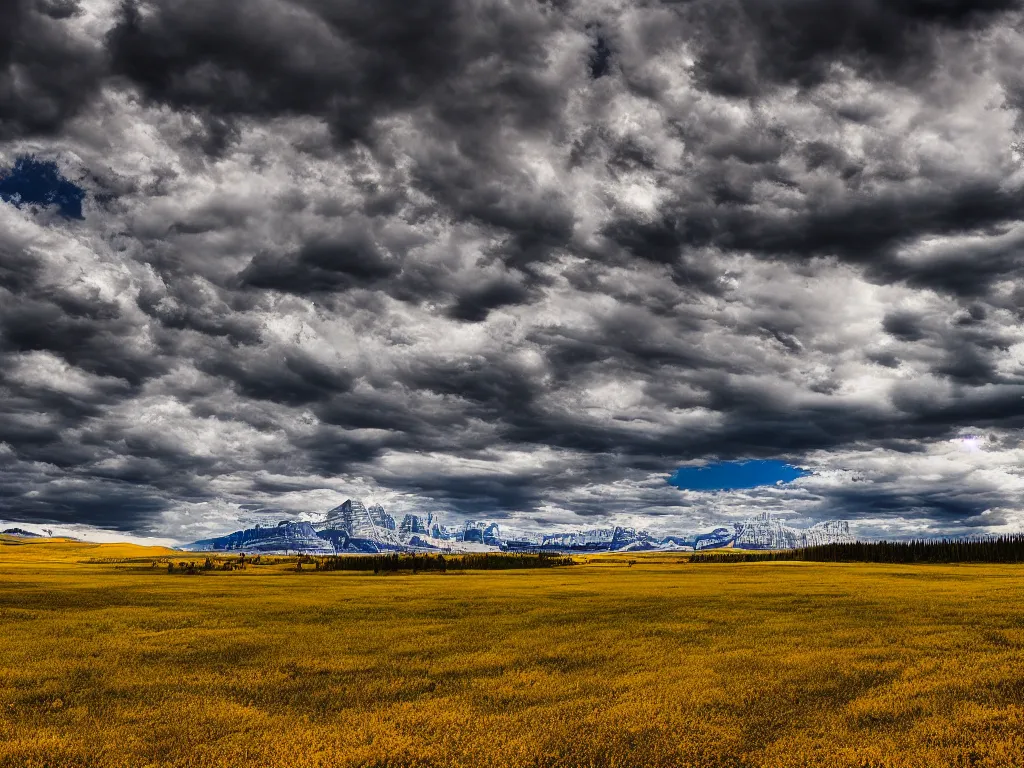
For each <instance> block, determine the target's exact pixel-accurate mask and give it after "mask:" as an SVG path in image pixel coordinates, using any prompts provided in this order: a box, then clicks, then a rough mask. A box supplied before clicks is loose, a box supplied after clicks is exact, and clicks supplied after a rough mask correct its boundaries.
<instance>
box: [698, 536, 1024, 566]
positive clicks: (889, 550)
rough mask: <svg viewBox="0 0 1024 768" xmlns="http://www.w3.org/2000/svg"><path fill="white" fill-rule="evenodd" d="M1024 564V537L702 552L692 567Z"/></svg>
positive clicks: (876, 542) (871, 542)
mask: <svg viewBox="0 0 1024 768" xmlns="http://www.w3.org/2000/svg"><path fill="white" fill-rule="evenodd" d="M780 560H790V561H792V560H798V561H806V562H815V563H1024V534H1020V533H1017V534H1011V535H1006V536H998V537H994V538H986V539H930V540H928V539H926V540H916V539H915V540H913V541H858V542H854V543H852V544H818V545H816V546H813V547H804V548H802V549H787V550H776V551H771V552H735V551H733V552H720V553H717V554H716V553H714V552H702V553H699V554H696V553H695V554H693V555H691V556H690V558H689V562H691V563H762V562H772V561H780Z"/></svg>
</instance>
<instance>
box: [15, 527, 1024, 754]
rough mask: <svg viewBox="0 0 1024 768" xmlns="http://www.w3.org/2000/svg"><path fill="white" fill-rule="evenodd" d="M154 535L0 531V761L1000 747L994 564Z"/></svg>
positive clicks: (1010, 693)
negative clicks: (53, 535) (580, 554)
mask: <svg viewBox="0 0 1024 768" xmlns="http://www.w3.org/2000/svg"><path fill="white" fill-rule="evenodd" d="M170 554H172V553H169V552H168V551H166V550H148V551H147V550H142V549H140V548H135V547H130V546H112V545H98V546H97V545H82V544H78V543H74V542H64V543H53V542H38V543H37V542H33V543H31V544H19V545H12V544H2V543H0V766H4V767H8V766H9V767H14V766H17V768H23V767H25V766H44V765H45V766H49V767H50V768H58V767H59V766H76V767H77V766H103V767H104V768H106V767H108V766H109V767H111V768H114V767H117V766H131V767H132V768H136V767H138V766H197V767H198V766H202V767H203V768H205V767H207V766H235V767H237V766H274V767H277V766H282V767H284V766H296V767H300V768H301V767H304V766H495V767H497V766H501V767H502V768H506V767H508V768H515V767H518V766H624V767H626V766H629V767H639V766H666V767H668V766H671V767H672V768H683V767H684V766H709V767H710V766H713V767H715V768H719V767H722V768H724V767H727V766H765V767H768V766H772V767H774V766H779V767H782V766H786V767H789V766H794V767H796V766H808V767H810V766H814V768H828V767H829V766H837V767H838V766H844V767H845V766H857V767H858V768H862V767H864V766H877V767H880V766H921V767H922V768H924V767H925V766H927V767H929V768H931V767H933V766H1022V765H1024V570H1021V569H1020V568H1014V567H1008V566H986V565H976V566H949V567H946V566H876V565H822V564H807V563H795V564H792V563H791V564H787V563H765V564H761V563H753V564H739V565H688V564H685V563H680V562H679V560H680V558H679V557H678V556H674V557H666V556H659V557H644V556H639V555H631V556H630V557H629V558H625V557H618V558H592V559H590V562H589V563H588V564H581V565H578V566H574V567H571V568H562V569H552V570H529V571H500V572H474V573H449V574H417V575H415V576H413V575H407V574H403V575H389V576H374V575H373V574H372V573H346V572H333V573H313V572H304V573H295V572H294V571H289V570H286V566H284V565H277V566H273V565H271V566H261V567H257V568H249V569H247V570H245V571H234V572H221V571H215V572H212V573H204V574H202V575H199V576H188V575H183V574H174V575H170V574H167V573H166V569H165V567H160V568H156V569H152V568H148V567H147V565H146V564H145V563H144V562H140V563H131V562H122V563H111V562H91V563H89V562H82V561H86V560H93V561H97V560H104V559H122V558H128V559H131V558H152V557H167V556H168V555H170ZM178 559H195V558H194V557H192V556H189V557H185V558H181V556H180V555H178ZM200 559H201V558H200ZM628 560H635V561H637V562H636V564H635V565H633V566H631V567H630V566H628Z"/></svg>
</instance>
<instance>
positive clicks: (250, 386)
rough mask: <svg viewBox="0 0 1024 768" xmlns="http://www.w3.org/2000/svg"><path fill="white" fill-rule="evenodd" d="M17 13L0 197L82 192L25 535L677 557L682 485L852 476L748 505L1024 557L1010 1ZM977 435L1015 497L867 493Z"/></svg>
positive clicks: (7, 428)
mask: <svg viewBox="0 0 1024 768" xmlns="http://www.w3.org/2000/svg"><path fill="white" fill-rule="evenodd" d="M3 8H4V17H5V21H7V22H8V23H7V24H5V25H3V27H2V29H0V153H2V155H3V164H4V166H5V167H9V166H11V165H12V164H13V163H14V162H15V159H16V158H17V157H19V156H21V155H23V154H24V153H25V152H26V151H31V152H40V153H41V154H40V157H44V156H45V157H60V158H61V162H62V163H63V165H62V166H61V167H62V169H63V168H65V167H66V168H68V169H70V170H68V173H69V174H72V175H73V179H74V180H76V183H80V184H81V185H82V186H83V188H84V189H86V190H87V192H88V194H87V195H86V196H85V197H84V199H83V205H82V209H81V215H82V218H81V219H80V220H75V221H74V222H69V221H65V220H63V219H61V218H60V217H58V216H56V215H55V214H54V213H53V211H49V212H47V211H46V210H41V211H36V210H33V209H32V207H31V206H25V205H23V206H21V207H20V208H17V207H14V206H13V205H10V204H8V203H4V202H0V216H2V217H3V219H2V221H0V394H2V403H0V405H2V408H3V413H2V414H0V417H2V418H0V517H4V518H5V519H8V518H9V519H12V520H20V521H25V522H31V521H56V522H76V521H77V522H86V523H91V524H95V525H102V526H106V527H111V528H120V529H123V530H134V531H156V532H160V531H163V532H165V533H167V534H168V535H173V536H179V534H180V536H181V537H182V538H184V537H186V536H185V534H184V533H182V531H185V530H192V528H189V527H188V526H189V525H194V523H186V522H182V521H185V520H187V519H188V517H189V515H191V514H192V512H190V511H188V510H191V509H193V507H195V508H196V509H204V510H205V509H208V508H211V507H207V506H203V505H214V506H216V505H220V506H219V507H217V508H218V509H223V508H235V507H236V506H237V505H239V504H242V505H248V506H247V508H252V509H263V508H267V509H269V508H273V509H277V510H281V512H282V515H283V514H285V513H287V512H288V510H291V511H296V510H303V511H316V510H315V509H312V507H313V506H314V505H320V504H321V502H322V501H323V499H324V498H325V497H321V496H315V495H310V494H316V493H317V491H318V490H323V489H330V491H331V492H332V493H338V494H351V495H355V491H354V490H351V491H350V490H349V489H350V488H367V489H370V490H373V489H374V488H376V489H379V490H381V492H382V493H393V494H396V495H397V496H401V495H402V494H406V495H407V496H408V497H409V498H410V499H412V501H409V502H408V503H409V504H410V505H413V506H415V505H416V504H423V505H428V506H430V508H431V509H435V510H438V511H446V512H447V513H449V514H450V515H452V516H453V517H456V518H458V517H463V516H472V517H489V516H491V517H496V518H498V517H500V518H503V519H507V520H520V521H521V520H524V519H528V518H529V517H530V516H531V515H532V516H533V517H534V518H535V519H539V518H541V517H543V518H544V519H546V520H548V521H551V520H560V521H562V522H566V523H569V522H573V520H574V518H573V517H572V516H573V515H575V516H576V518H578V519H579V520H582V521H586V522H587V523H588V524H589V523H590V522H593V523H594V524H600V523H605V522H608V521H610V520H612V519H615V518H616V516H618V515H622V514H631V515H633V514H635V515H639V516H641V517H642V516H643V515H645V514H646V515H650V516H652V519H653V517H657V518H659V519H660V518H668V519H671V518H673V516H677V517H678V519H677V520H675V523H674V524H676V525H678V526H680V527H686V525H687V521H692V520H697V519H700V520H701V521H707V520H709V518H708V514H709V513H708V511H707V509H706V500H703V499H694V498H690V497H684V496H683V495H681V493H680V492H679V491H678V490H676V489H673V488H671V487H670V486H668V485H667V484H666V483H665V482H664V479H665V478H666V477H667V476H668V475H670V474H671V473H672V472H673V471H674V470H675V469H676V468H677V467H678V466H679V464H680V463H681V462H688V461H700V460H707V459H718V460H723V461H726V460H735V459H759V458H760V459H764V458H773V459H774V458H782V459H784V460H786V461H790V462H793V463H799V462H800V461H801V459H802V458H804V457H807V456H815V457H818V458H816V459H815V460H816V461H819V463H822V462H824V463H827V461H826V460H825V459H822V458H821V457H822V456H825V457H832V458H833V459H834V461H835V462H839V463H841V462H843V461H855V460H856V461H863V462H867V464H868V465H870V466H869V468H868V469H867V470H865V472H866V473H867V474H868V475H870V476H871V477H872V478H873V479H872V480H871V481H870V482H867V481H865V482H860V483H854V484H852V485H851V484H845V485H844V484H842V483H841V484H840V485H838V486H836V487H831V486H830V487H824V486H822V487H820V488H816V489H814V488H812V486H810V485H801V484H800V483H794V484H793V487H792V488H787V489H786V490H785V493H786V494H790V495H789V496H786V497H785V498H783V497H782V496H773V495H772V493H774V492H772V493H769V492H765V493H764V494H761V495H759V496H756V498H755V501H756V503H758V504H766V505H776V506H780V505H783V504H784V503H785V499H787V498H789V499H793V500H794V504H797V505H802V506H801V514H803V515H805V517H807V518H808V519H821V518H823V517H826V516H830V515H839V514H842V515H844V516H847V517H850V518H851V519H854V520H857V519H863V520H868V519H876V520H877V519H884V520H896V519H907V520H912V519H921V520H925V521H927V522H928V523H929V525H932V526H933V527H934V526H946V527H947V528H949V529H950V530H953V529H956V530H961V529H966V528H971V527H974V528H977V527H982V526H985V525H991V524H995V523H992V522H991V521H993V520H996V518H997V517H998V520H999V521H1001V522H999V524H1003V523H1005V522H1006V521H1010V522H1012V520H1013V519H1015V518H1013V514H1014V513H1013V510H1014V509H1015V507H1014V502H1013V493H1012V491H1011V490H1009V489H1012V487H1013V478H1012V472H1010V471H1009V470H1008V469H1006V467H1010V466H1012V463H1013V460H1014V459H1013V456H1014V454H1013V451H1014V450H1015V448H1013V447H1012V446H1011V445H1010V444H1009V443H1006V442H1005V438H1006V436H1007V434H1008V431H1012V430H1014V429H1018V428H1020V427H1021V426H1024V405H1022V403H1024V370H1022V369H1021V363H1020V360H1019V354H1020V350H1021V349H1022V348H1024V347H1021V346H1020V345H1021V344H1022V342H1024V339H1022V335H1021V332H1020V328H1019V325H1020V319H1021V317H1024V298H1022V296H1024V294H1022V293H1021V291H1020V289H1019V288H1016V287H1015V286H1016V283H1018V282H1019V281H1020V280H1021V278H1022V277H1024V274H1022V273H1024V261H1022V257H1021V253H1022V249H1021V242H1022V240H1021V220H1022V218H1024V216H1022V211H1024V192H1022V188H1024V187H1022V184H1021V181H1020V172H1019V171H1020V168H1019V164H1020V162H1021V158H1020V157H1019V152H1018V149H1016V148H1015V147H1018V148H1019V144H1018V143H1015V142H1016V141H1017V140H1016V136H1015V133H1014V131H1015V130H1016V128H1015V125H1016V123H1017V122H1018V120H1017V118H1018V116H1017V114H1016V112H1015V110H1016V109H1017V106H1018V105H1017V102H1016V101H1015V99H1016V98H1017V96H1016V95H1015V94H1017V93H1018V92H1019V90H1020V89H1017V90H1015V88H1017V85H1016V84H1017V81H1018V80H1019V78H1018V76H1017V75H1016V74H1015V72H1016V70H1017V69H1019V67H1018V66H1017V65H1016V63H1015V62H1018V61H1024V54H1022V53H1021V52H1024V39H1018V38H1019V37H1020V35H1019V33H1018V31H1017V27H1016V26H1015V24H1016V21H1015V20H1016V19H1017V16H1016V13H1017V11H1018V8H1017V3H1015V2H1009V0H985V1H984V2H973V3H967V2H962V1H961V0H947V1H944V2H940V1H939V0H934V1H931V0H896V1H895V2H881V0H856V1H855V2H848V3H841V4H836V3H829V2H819V1H817V0H770V1H764V2H762V1H761V0H730V1H729V2H727V3H725V4H722V3H713V2H710V1H708V2H705V1H704V0H697V1H696V2H687V3H669V2H665V3H651V4H644V5H641V6H629V7H625V6H624V7H622V8H617V7H615V6H613V5H607V4H605V5H602V6H600V7H597V6H591V5H589V4H586V3H575V2H565V3H525V4H523V3H502V2H485V3H483V4H474V3H466V2H461V0H429V1H428V2H425V3H409V2H400V1H399V0H385V2H377V3H360V2H348V1H347V0H345V1H344V2H321V1H320V0H230V1H229V2H210V1H209V0H187V1H186V2H170V1H169V0H168V1H165V0H154V1H153V2H135V1H134V0H128V1H127V2H124V3H122V4H120V5H118V6H116V7H115V8H114V9H113V12H112V16H110V17H108V18H99V17H98V16H97V12H95V11H92V10H90V9H88V8H85V7H81V8H80V7H79V6H78V5H77V4H75V3H73V2H64V1H63V0H61V1H60V2H56V1H51V0H47V2H38V3H28V2H10V0H7V1H6V3H5V5H4V6H3ZM104 13H105V12H102V11H101V12H98V15H99V16H102V15H103V14H104ZM108 15H109V14H108ZM25 142H28V143H29V144H31V147H30V148H29V149H28V150H26V149H25V146H27V145H26V144H25ZM1015 152H1017V153H1018V154H1014V153H1015ZM72 175H68V176H67V178H69V179H71V178H72ZM8 199H9V202H13V203H17V202H20V200H14V199H13V198H11V197H10V196H8ZM964 428H978V429H985V430H990V431H991V433H992V439H991V440H989V442H987V443H985V445H986V446H987V448H986V450H991V451H993V452H994V453H998V454H999V456H1000V457H1001V458H1000V459H999V462H1000V463H999V467H1000V469H999V470H998V471H999V472H1001V473H1002V474H1001V475H1000V477H1001V478H1002V479H1001V480H1000V481H999V482H1000V483H1002V485H999V483H997V484H996V485H999V487H990V485H986V483H987V482H988V481H986V480H984V479H979V478H978V477H973V476H972V477H968V475H969V473H967V474H964V473H965V472H967V470H963V469H962V468H960V467H958V466H956V463H955V462H947V463H944V464H940V465H939V469H938V470H936V468H935V467H931V466H929V467H925V468H922V469H921V470H920V472H918V473H917V474H915V475H913V478H911V475H910V474H909V473H907V474H901V473H900V472H898V471H892V472H889V471H882V470H879V469H878V468H877V467H875V466H874V465H871V464H870V461H868V459H865V458H864V457H865V456H872V455H874V452H882V453H884V454H885V455H886V456H888V457H890V461H891V462H892V463H893V464H894V465H895V466H899V467H903V466H910V464H909V463H912V462H914V461H918V460H920V461H924V460H925V459H929V460H930V459H931V458H933V456H932V453H934V451H936V450H938V449H937V448H936V447H935V446H940V447H941V446H943V445H945V443H944V442H943V441H948V440H949V439H950V438H951V436H953V435H956V434H959V431H960V430H962V429H964ZM1001 440H1002V441H1003V442H1000V441H1001ZM947 447H948V446H947ZM930 451H931V452H932V453H929V452H930ZM943 455H945V454H943ZM972 455H973V454H972ZM858 457H860V458H858ZM922 457H924V458H922ZM943 461H946V459H943ZM900 462H903V463H902V464H901V463H900ZM908 462H909V463H908ZM915 466H916V465H915ZM951 467H952V468H951ZM937 476H938V477H941V478H943V479H942V480H940V481H935V480H934V479H932V480H927V481H926V480H918V479H914V478H918V477H921V478H934V477H937ZM651 477H653V478H654V479H653V480H652V479H651ZM965 478H967V479H965ZM844 482H845V481H844ZM993 482H994V481H993ZM929 483H931V484H932V485H929ZM958 484H960V485H961V486H963V488H966V489H967V490H964V491H958V490H957V485H958ZM808 488H811V490H808ZM779 493H780V494H781V493H783V492H782V491H779ZM331 498H332V499H333V496H331ZM752 498H753V497H752ZM734 502H735V503H736V504H739V505H740V507H739V508H742V509H747V508H746V507H743V506H742V505H743V504H746V503H747V501H744V500H743V499H740V500H739V501H736V500H734ZM750 503H754V502H750ZM190 505H193V506H190ZM253 505H255V506H253ZM815 505H817V506H815ZM830 505H831V506H830ZM771 508H773V509H774V508H775V507H771ZM317 509H319V506H317ZM751 509H752V508H751ZM991 509H998V510H1001V511H1000V512H999V513H998V515H996V514H995V513H993V514H990V515H987V516H986V510H991ZM183 510H184V511H183ZM829 510H831V512H830V511H829ZM321 511H322V510H321ZM195 514H197V515H201V514H205V513H200V512H196V513H195ZM209 514H214V513H213V512H211V513H209ZM217 514H220V513H217ZM729 514H733V513H731V512H730V513H729ZM736 514H739V513H736ZM517 516H518V517H517ZM524 516H525V517H524ZM209 525H211V526H218V525H219V526H221V527H224V528H229V527H231V521H229V520H226V519H225V520H223V521H221V522H211V523H209ZM195 538H198V536H196V537H195Z"/></svg>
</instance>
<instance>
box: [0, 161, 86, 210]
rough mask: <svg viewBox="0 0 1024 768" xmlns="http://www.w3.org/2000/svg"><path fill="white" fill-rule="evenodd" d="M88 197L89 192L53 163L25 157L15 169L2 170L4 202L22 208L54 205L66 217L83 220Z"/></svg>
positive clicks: (0, 197)
mask: <svg viewBox="0 0 1024 768" xmlns="http://www.w3.org/2000/svg"><path fill="white" fill-rule="evenodd" d="M84 198H85V190H84V189H82V188H81V187H79V186H77V185H76V184H74V183H73V182H70V181H68V180H67V179H65V178H64V176H63V175H61V172H60V169H59V168H58V167H57V164H56V163H55V162H53V161H52V160H38V159H36V158H35V157H33V156H32V155H22V156H21V157H19V158H17V159H16V160H15V161H14V166H13V167H12V168H9V169H7V170H5V171H0V200H3V201H5V202H8V203H11V204H12V205H16V206H18V207H19V208H20V207H21V206H23V205H37V206H44V207H45V206H50V205H54V206H56V207H57V211H58V212H59V213H60V215H61V216H63V217H64V218H67V219H81V218H82V200H83V199H84Z"/></svg>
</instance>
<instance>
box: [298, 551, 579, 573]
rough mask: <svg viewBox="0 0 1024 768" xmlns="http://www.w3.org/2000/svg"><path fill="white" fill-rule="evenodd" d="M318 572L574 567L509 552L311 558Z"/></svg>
mask: <svg viewBox="0 0 1024 768" xmlns="http://www.w3.org/2000/svg"><path fill="white" fill-rule="evenodd" d="M310 559H311V560H312V561H313V567H314V569H315V570H320V571H373V572H374V573H393V572H397V571H411V572H413V573H417V572H420V571H432V572H439V573H444V572H446V571H481V570H482V571H487V570H508V569H512V568H554V567H558V566H564V565H572V564H573V559H572V558H571V557H562V556H559V555H557V554H554V553H549V552H540V553H537V554H514V553H506V552H500V553H499V552H494V553H491V552H484V553H475V552H472V553H466V554H460V555H449V556H448V557H445V556H444V555H431V554H422V555H421V554H399V553H397V552H395V553H392V554H390V555H369V556H366V555H354V556H352V555H350V556H345V555H337V556H329V557H315V558H310Z"/></svg>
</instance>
